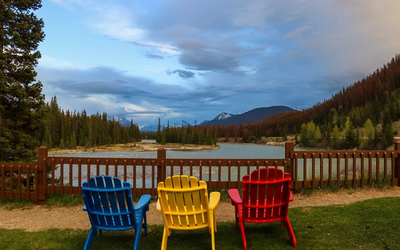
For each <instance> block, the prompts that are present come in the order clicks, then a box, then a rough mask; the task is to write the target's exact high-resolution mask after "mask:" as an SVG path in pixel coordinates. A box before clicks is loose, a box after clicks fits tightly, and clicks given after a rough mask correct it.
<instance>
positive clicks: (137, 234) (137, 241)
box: [133, 227, 142, 250]
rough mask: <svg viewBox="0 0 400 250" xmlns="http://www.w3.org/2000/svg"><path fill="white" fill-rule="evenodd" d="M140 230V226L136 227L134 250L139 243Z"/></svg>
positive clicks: (137, 247)
mask: <svg viewBox="0 0 400 250" xmlns="http://www.w3.org/2000/svg"><path fill="white" fill-rule="evenodd" d="M141 232H142V227H137V230H136V235H135V245H134V246H133V249H134V250H137V249H139V243H140V233H141Z"/></svg>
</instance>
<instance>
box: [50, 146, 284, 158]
mask: <svg viewBox="0 0 400 250" xmlns="http://www.w3.org/2000/svg"><path fill="white" fill-rule="evenodd" d="M218 145H219V146H220V148H219V149H216V150H202V151H174V150H168V151H167V158H175V159H271V158H272V159H282V158H284V157H285V148H284V147H283V146H268V145H259V144H234V143H219V144H218ZM54 156H75V157H110V158H114V157H115V158H157V152H156V151H148V152H137V151H130V152H91V153H72V154H57V155H54Z"/></svg>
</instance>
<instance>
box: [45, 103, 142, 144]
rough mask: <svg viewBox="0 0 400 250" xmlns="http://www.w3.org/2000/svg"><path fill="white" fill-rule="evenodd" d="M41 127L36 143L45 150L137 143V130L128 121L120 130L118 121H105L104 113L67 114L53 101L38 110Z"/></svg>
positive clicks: (106, 117)
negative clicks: (45, 148) (128, 124)
mask: <svg viewBox="0 0 400 250" xmlns="http://www.w3.org/2000/svg"><path fill="white" fill-rule="evenodd" d="M40 112H41V117H42V127H41V129H40V131H39V133H38V140H39V141H40V142H41V144H42V146H47V147H49V148H54V147H57V148H75V147H77V146H84V147H89V146H95V145H106V144H116V143H128V142H137V141H140V131H139V127H138V126H137V125H136V124H134V123H133V121H131V124H130V126H122V125H121V124H120V123H119V121H117V120H113V119H109V117H108V116H107V114H106V113H103V114H102V115H101V114H99V113H97V114H94V115H90V116H89V115H87V114H86V111H85V110H83V111H82V112H81V113H79V112H76V111H74V112H73V113H72V112H70V111H69V110H67V111H63V110H61V109H60V108H59V106H58V104H57V98H56V97H53V98H52V99H51V101H50V104H45V105H44V107H43V108H42V109H41V111H40Z"/></svg>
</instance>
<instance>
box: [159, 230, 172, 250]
mask: <svg viewBox="0 0 400 250" xmlns="http://www.w3.org/2000/svg"><path fill="white" fill-rule="evenodd" d="M170 234H171V232H170V230H169V229H168V228H167V227H166V226H164V232H163V238H162V243H161V250H166V249H167V241H168V236H169V235H170Z"/></svg>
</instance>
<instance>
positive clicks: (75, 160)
mask: <svg viewBox="0 0 400 250" xmlns="http://www.w3.org/2000/svg"><path fill="white" fill-rule="evenodd" d="M43 160H44V161H45V163H47V164H83V165H97V164H99V165H147V166H151V165H160V166H171V165H173V166H179V165H184V166H210V165H211V166H248V165H252V166H257V165H269V166H272V165H274V164H281V165H286V164H287V162H288V159H171V158H170V159H158V158H86V157H61V156H60V157H47V158H44V159H43Z"/></svg>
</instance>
